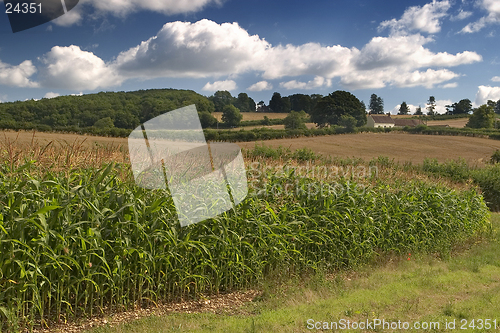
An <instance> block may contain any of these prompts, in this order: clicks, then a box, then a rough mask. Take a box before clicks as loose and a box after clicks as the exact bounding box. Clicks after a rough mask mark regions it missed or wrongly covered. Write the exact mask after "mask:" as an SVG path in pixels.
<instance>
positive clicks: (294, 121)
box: [283, 111, 307, 129]
mask: <svg viewBox="0 0 500 333" xmlns="http://www.w3.org/2000/svg"><path fill="white" fill-rule="evenodd" d="M306 116H307V115H306V114H305V112H304V111H302V113H301V112H296V111H291V112H290V114H289V115H288V116H286V118H285V119H283V124H284V125H285V129H306V128H307V127H306V124H305V122H304V118H305V117H306Z"/></svg>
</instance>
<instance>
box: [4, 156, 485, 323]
mask: <svg viewBox="0 0 500 333" xmlns="http://www.w3.org/2000/svg"><path fill="white" fill-rule="evenodd" d="M263 170H266V168H265V166H264V168H263ZM127 172H129V170H128V171H127V165H123V164H107V165H106V164H105V165H104V166H102V167H88V168H74V169H66V170H53V169H47V170H45V172H43V173H40V172H37V164H36V163H35V162H32V161H28V162H27V163H24V164H22V163H18V164H12V163H10V162H9V161H5V162H4V163H2V164H1V165H0V177H1V180H0V317H1V318H2V319H1V324H0V325H1V328H2V330H5V331H15V330H16V329H18V328H22V327H27V328H33V327H34V326H38V325H40V326H48V325H50V323H51V322H57V321H66V320H72V319H74V318H77V317H82V316H92V315H96V314H100V313H105V312H108V311H117V310H122V309H130V308H134V307H143V306H148V305H154V304H155V303H158V302H163V301H168V300H171V299H174V298H188V297H192V296H196V295H197V294H199V293H218V292H223V291H227V290H232V289H236V288H244V287H246V286H251V285H253V284H255V283H257V282H258V281H259V280H260V279H261V278H262V277H265V276H267V275H268V274H271V273H273V274H276V272H281V274H295V273H298V272H302V271H314V270H316V269H318V268H322V269H323V268H325V269H330V270H333V269H338V268H342V267H350V266H354V265H357V264H359V263H362V262H364V261H366V260H368V259H369V258H371V257H373V256H374V255H376V254H377V253H380V252H386V251H395V252H401V251H408V250H412V251H413V250H422V251H443V250H446V249H449V247H450V246H452V245H453V244H456V243H457V242H460V241H462V240H464V239H465V238H467V237H470V236H471V235H474V234H476V233H477V232H481V231H485V230H487V228H488V210H487V207H486V205H485V204H484V202H483V200H482V198H481V196H480V195H478V194H477V193H476V192H475V191H474V190H463V191H456V190H451V189H447V188H444V187H441V186H435V185H431V184H428V183H425V182H421V181H417V180H416V181H407V182H401V183H397V184H392V185H388V184H386V183H384V182H382V181H376V180H372V184H371V185H370V186H368V187H365V186H358V184H357V183H356V182H352V181H351V180H350V179H347V178H345V177H343V178H342V177H341V178H340V179H339V180H338V182H336V183H332V182H326V181H321V180H318V179H314V178H308V177H303V176H302V175H299V174H298V173H297V171H296V170H295V169H293V168H292V169H288V170H287V171H286V172H285V173H283V174H281V175H278V174H276V173H274V172H271V171H267V172H266V173H263V174H262V179H261V181H260V182H258V183H256V184H259V186H258V187H257V186H256V187H255V188H252V189H251V191H250V195H249V197H248V198H247V199H246V200H245V201H244V202H243V203H242V204H240V205H239V206H238V207H237V209H236V211H234V212H233V211H230V212H227V213H224V214H222V215H221V216H218V217H216V218H213V219H210V220H207V221H204V222H201V223H198V224H195V225H191V226H188V227H185V228H180V226H179V223H178V221H177V219H176V215H175V210H174V205H173V202H172V201H171V199H170V198H169V196H168V195H167V193H166V192H165V191H162V190H156V191H150V190H144V189H141V188H138V187H136V186H135V185H134V183H133V182H131V181H130V180H129V179H127V177H122V176H121V175H123V174H124V173H125V174H126V173H127ZM262 184H264V187H262V186H261V185H262ZM288 189H291V190H288ZM320 189H321V190H320ZM325 191H326V192H325Z"/></svg>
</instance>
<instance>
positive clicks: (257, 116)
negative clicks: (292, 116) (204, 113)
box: [212, 112, 288, 121]
mask: <svg viewBox="0 0 500 333" xmlns="http://www.w3.org/2000/svg"><path fill="white" fill-rule="evenodd" d="M241 114H242V115H243V120H244V121H246V120H262V119H264V116H267V117H268V118H269V119H284V118H286V116H288V113H273V112H242V113H241ZM212 115H213V116H214V117H215V118H217V120H219V121H222V112H213V113H212Z"/></svg>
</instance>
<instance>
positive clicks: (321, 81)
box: [280, 76, 332, 90]
mask: <svg viewBox="0 0 500 333" xmlns="http://www.w3.org/2000/svg"><path fill="white" fill-rule="evenodd" d="M331 85H332V81H331V80H328V79H325V78H324V77H321V76H316V77H315V78H314V80H311V81H309V82H300V81H297V80H292V81H288V82H281V83H280V87H282V88H285V89H287V90H292V89H315V88H321V87H331Z"/></svg>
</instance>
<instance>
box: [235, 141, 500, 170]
mask: <svg viewBox="0 0 500 333" xmlns="http://www.w3.org/2000/svg"><path fill="white" fill-rule="evenodd" d="M262 143H263V144H265V145H267V146H271V147H278V146H283V147H287V148H290V149H292V150H295V149H297V148H304V147H307V148H310V149H312V150H314V151H315V152H317V153H321V154H324V155H331V156H339V157H344V158H345V157H361V158H363V159H365V160H370V159H372V158H376V157H378V156H387V157H389V158H390V159H394V160H395V161H400V162H403V161H411V162H413V163H422V161H423V160H424V159H425V158H426V157H429V158H436V159H438V160H439V161H440V162H444V161H446V160H451V159H458V158H460V157H461V158H464V159H465V160H467V161H468V162H471V163H478V164H482V163H484V162H486V161H487V160H489V158H490V157H491V155H492V154H493V153H494V152H495V150H497V149H500V141H497V140H491V139H483V138H472V137H463V136H443V135H419V134H407V133H360V134H344V135H329V136H317V137H310V138H308V137H305V138H296V139H279V140H269V141H257V142H240V143H238V144H239V146H240V147H242V148H249V149H250V148H253V147H254V146H255V145H256V144H262Z"/></svg>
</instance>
